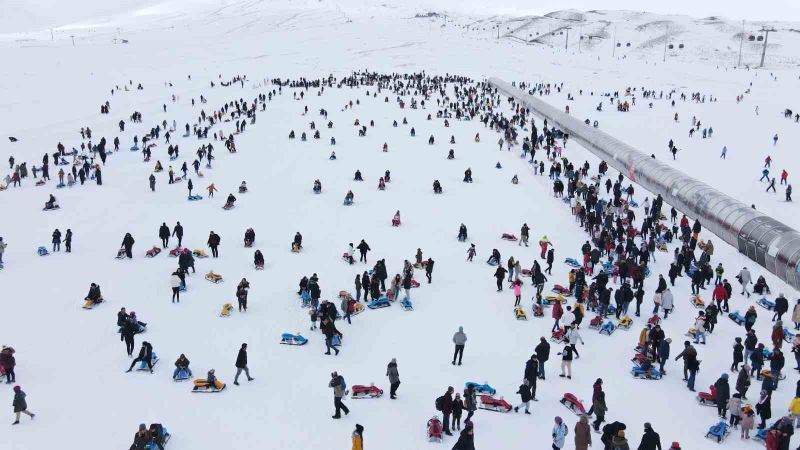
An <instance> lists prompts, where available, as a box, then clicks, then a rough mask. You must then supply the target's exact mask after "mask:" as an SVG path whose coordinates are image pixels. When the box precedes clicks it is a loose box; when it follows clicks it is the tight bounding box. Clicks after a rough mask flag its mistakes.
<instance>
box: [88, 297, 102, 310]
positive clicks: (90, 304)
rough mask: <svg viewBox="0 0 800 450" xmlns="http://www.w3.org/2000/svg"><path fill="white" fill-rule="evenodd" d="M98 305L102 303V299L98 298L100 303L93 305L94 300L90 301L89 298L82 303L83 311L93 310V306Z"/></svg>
mask: <svg viewBox="0 0 800 450" xmlns="http://www.w3.org/2000/svg"><path fill="white" fill-rule="evenodd" d="M100 303H103V299H102V298H100V301H99V302H97V303H95V302H94V300H92V299H90V298H87V299H85V300H84V302H83V309H93V308H94V307H95V306H97V305H99V304H100Z"/></svg>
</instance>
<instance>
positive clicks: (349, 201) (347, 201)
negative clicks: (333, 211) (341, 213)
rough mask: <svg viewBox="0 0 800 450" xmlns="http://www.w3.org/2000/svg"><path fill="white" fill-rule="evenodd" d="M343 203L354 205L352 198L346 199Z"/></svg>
mask: <svg viewBox="0 0 800 450" xmlns="http://www.w3.org/2000/svg"><path fill="white" fill-rule="evenodd" d="M342 204H343V205H344V206H350V205H352V204H353V201H352V200H345V201H344V202H343V203H342Z"/></svg>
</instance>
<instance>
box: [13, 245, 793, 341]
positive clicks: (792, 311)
mask: <svg viewBox="0 0 800 450" xmlns="http://www.w3.org/2000/svg"><path fill="white" fill-rule="evenodd" d="M2 247H3V242H2V238H0V262H2V259H3V258H2V256H3V250H2ZM792 322H794V329H795V330H800V299H797V303H795V305H794V309H793V310H792Z"/></svg>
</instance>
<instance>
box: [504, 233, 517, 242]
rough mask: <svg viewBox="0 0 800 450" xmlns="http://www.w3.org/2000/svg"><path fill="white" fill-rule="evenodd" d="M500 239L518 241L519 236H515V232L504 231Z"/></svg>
mask: <svg viewBox="0 0 800 450" xmlns="http://www.w3.org/2000/svg"><path fill="white" fill-rule="evenodd" d="M500 239H502V240H504V241H514V242H516V241H517V237H516V236H514V235H513V234H511V233H503V235H502V236H500Z"/></svg>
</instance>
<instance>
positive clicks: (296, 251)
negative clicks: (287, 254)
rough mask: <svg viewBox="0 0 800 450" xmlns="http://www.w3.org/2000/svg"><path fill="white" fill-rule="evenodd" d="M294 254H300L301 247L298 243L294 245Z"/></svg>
mask: <svg viewBox="0 0 800 450" xmlns="http://www.w3.org/2000/svg"><path fill="white" fill-rule="evenodd" d="M292 253H300V246H299V245H297V243H294V242H293V243H292Z"/></svg>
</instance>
